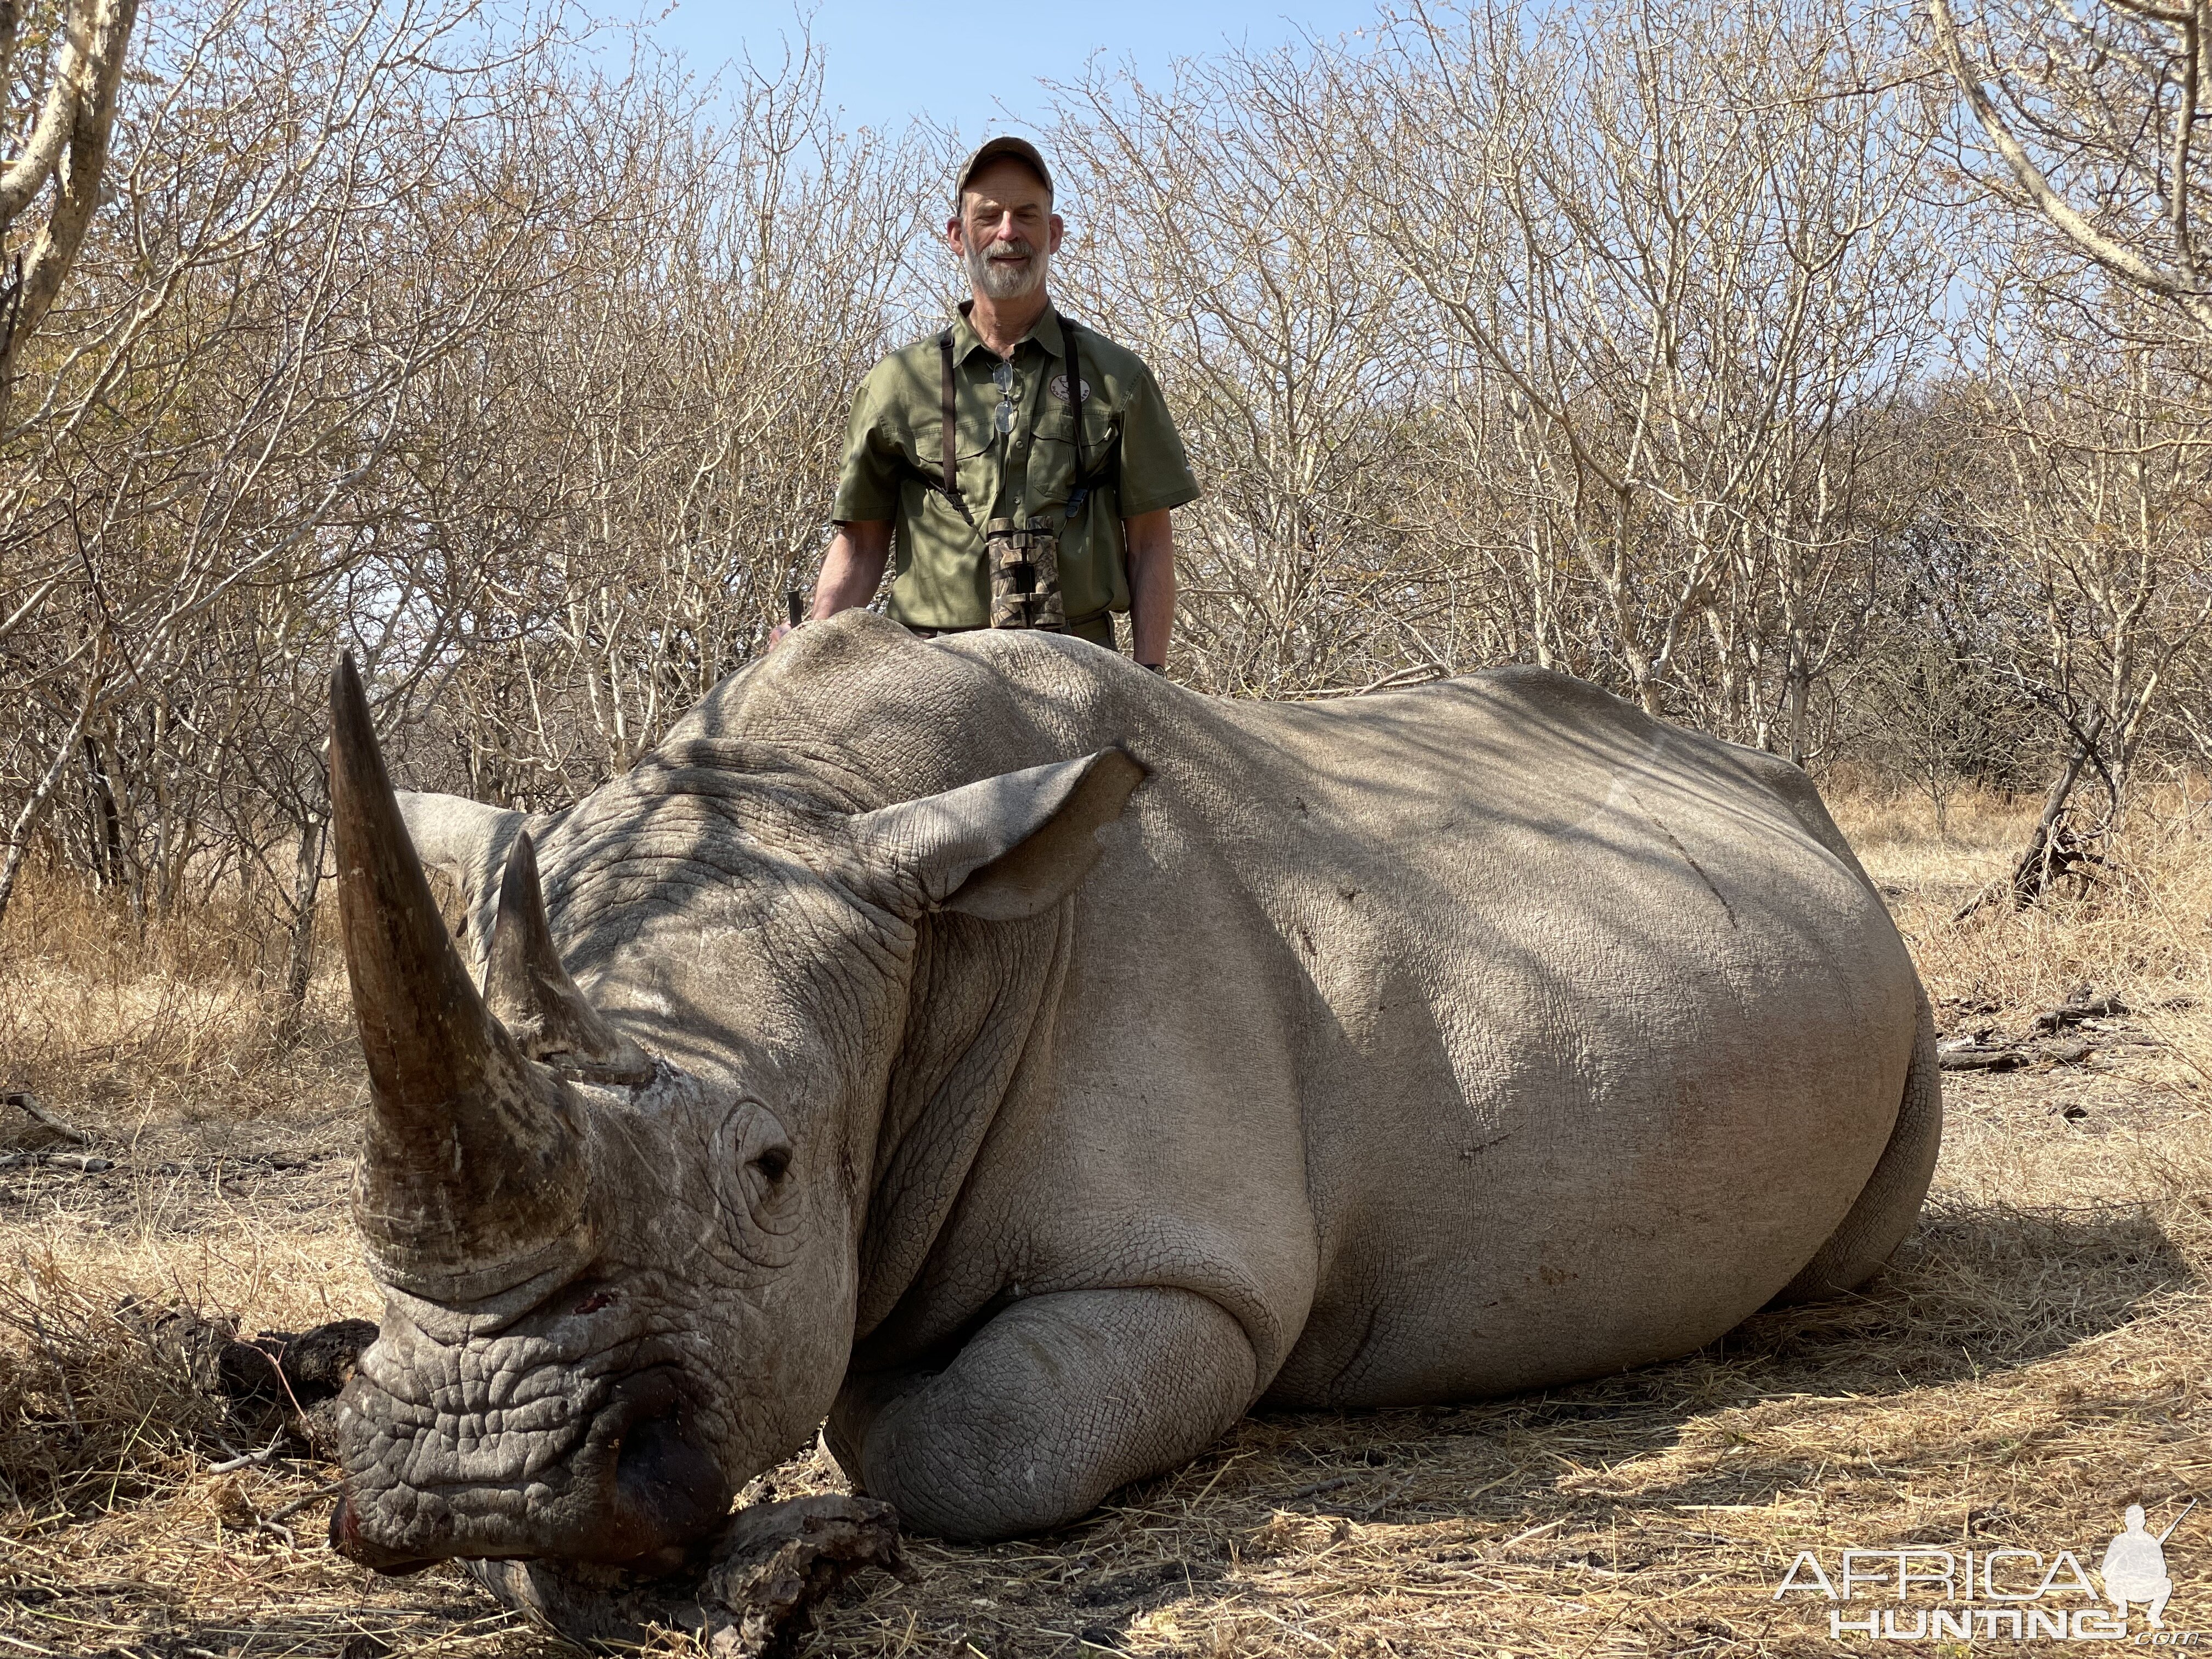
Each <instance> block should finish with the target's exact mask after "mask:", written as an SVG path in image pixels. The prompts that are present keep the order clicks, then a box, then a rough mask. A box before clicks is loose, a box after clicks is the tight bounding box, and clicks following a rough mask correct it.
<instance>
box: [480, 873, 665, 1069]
mask: <svg viewBox="0 0 2212 1659" xmlns="http://www.w3.org/2000/svg"><path fill="white" fill-rule="evenodd" d="M484 1000H485V1001H486V1002H487V1003H489V1005H490V1006H491V1011H492V1013H493V1014H494V1015H495V1017H496V1018H498V1020H499V1022H500V1024H502V1025H504V1026H505V1027H506V1028H507V1030H508V1031H509V1032H510V1033H512V1034H513V1037H514V1040H515V1041H516V1042H519V1043H520V1044H521V1045H522V1048H523V1051H524V1052H525V1053H526V1054H528V1055H529V1056H530V1057H531V1058H532V1060H542V1061H544V1063H545V1064H546V1065H548V1066H552V1067H553V1068H554V1069H555V1070H556V1071H558V1072H561V1073H563V1074H565V1075H567V1076H568V1077H572V1078H577V1079H582V1080H583V1081H585V1082H588V1083H644V1082H646V1081H647V1080H649V1079H651V1078H652V1076H653V1062H652V1060H649V1059H647V1057H646V1054H645V1051H644V1050H643V1049H642V1048H639V1047H638V1046H637V1044H635V1042H631V1041H630V1040H629V1038H628V1037H626V1036H623V1034H622V1033H621V1032H619V1031H617V1030H615V1029H614V1027H613V1026H611V1025H610V1024H607V1022H606V1020H605V1018H603V1017H602V1016H601V1014H600V1013H599V1010H598V1009H596V1008H594V1007H592V1005H591V1003H590V1001H589V1000H587V999H586V997H585V995H584V994H583V992H582V991H580V990H579V989H578V988H577V987H576V981H574V980H573V979H570V978H569V977H568V969H566V968H565V967H563V966H562V963H561V953H560V951H557V950H556V949H555V948H554V945H553V928H552V924H551V923H550V921H548V919H547V917H546V915H545V892H544V888H543V887H542V886H541V885H540V884H539V883H538V848H537V847H536V845H535V844H534V843H533V842H532V841H531V839H530V832H529V831H528V830H524V831H523V832H521V833H520V835H518V836H515V838H514V850H513V852H511V853H509V854H507V873H506V875H505V876H503V877H502V878H501V880H500V884H499V915H498V917H497V919H496V920H495V921H494V922H493V923H492V929H491V951H490V953H489V960H488V961H486V963H484Z"/></svg>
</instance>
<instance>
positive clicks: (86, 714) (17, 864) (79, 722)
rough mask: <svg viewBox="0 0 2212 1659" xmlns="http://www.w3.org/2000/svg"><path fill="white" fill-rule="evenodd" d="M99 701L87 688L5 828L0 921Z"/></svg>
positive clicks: (93, 692) (1, 858) (1, 866)
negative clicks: (71, 720)
mask: <svg viewBox="0 0 2212 1659" xmlns="http://www.w3.org/2000/svg"><path fill="white" fill-rule="evenodd" d="M98 701H99V697H98V694H97V693H96V692H95V691H94V690H93V689H92V688H90V687H88V688H87V689H86V690H85V694H84V705H83V707H82V708H79V709H78V710H77V716H76V721H75V723H74V724H72V725H71V726H70V730H69V735H68V736H67V737H65V738H63V739H62V740H61V742H60V743H59V744H57V745H56V746H55V749H54V757H53V759H52V760H51V761H49V762H48V763H46V771H45V772H44V773H43V774H41V775H40V778H39V781H38V786H37V787H35V788H33V790H32V791H31V794H30V799H27V800H26V801H25V802H24V803H23V806H22V810H21V811H19V812H17V813H16V814H15V823H12V824H10V825H9V827H8V851H7V853H6V854H5V855H4V856H0V921H5V920H6V918H7V915H8V902H9V900H10V899H12V898H14V897H15V881H16V878H18V877H19V876H21V874H22V872H23V858H24V855H25V854H27V853H28V852H29V851H30V850H31V833H32V831H33V830H35V829H37V828H38V827H39V820H40V818H42V817H45V816H46V808H47V806H48V805H51V804H52V800H53V798H54V787H55V786H56V785H57V784H58V783H60V782H61V781H62V779H63V777H64V775H67V773H68V771H69V767H70V761H71V759H73V758H74V757H76V746H77V744H78V742H79V740H80V739H82V738H83V737H84V735H85V731H84V728H85V726H86V725H87V723H88V722H89V721H90V720H91V719H92V710H93V705H94V703H95V702H98Z"/></svg>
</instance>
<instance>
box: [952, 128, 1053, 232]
mask: <svg viewBox="0 0 2212 1659" xmlns="http://www.w3.org/2000/svg"><path fill="white" fill-rule="evenodd" d="M1002 155H1011V156H1012V157H1013V158H1014V159H1015V160H1016V161H1019V162H1020V163H1021V164H1022V165H1023V166H1024V167H1028V168H1029V169H1030V171H1032V172H1033V173H1036V176H1037V177H1038V178H1040V179H1043V180H1044V187H1045V189H1046V190H1048V191H1049V190H1051V188H1052V169H1051V168H1050V167H1047V166H1045V164H1044V157H1043V156H1042V155H1038V154H1037V147H1036V145H1035V144H1033V143H1030V141H1029V140H1028V139H1026V138H1016V137H1012V136H1011V135H1007V136H1002V137H997V138H986V139H985V140H984V141H983V143H982V144H981V147H980V148H979V149H977V150H976V151H975V154H974V155H971V156H969V158H968V162H967V165H966V166H964V167H962V168H961V169H960V177H959V178H958V179H957V180H956V181H955V182H954V184H953V186H952V209H953V211H954V212H956V213H957V212H958V211H959V210H960V198H961V197H963V196H965V195H966V194H967V193H968V181H969V179H973V178H974V177H975V175H976V174H977V173H981V171H982V170H983V169H984V168H985V167H988V166H989V165H990V164H991V163H992V162H994V161H997V160H998V159H999V158H1000V156H1002Z"/></svg>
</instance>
